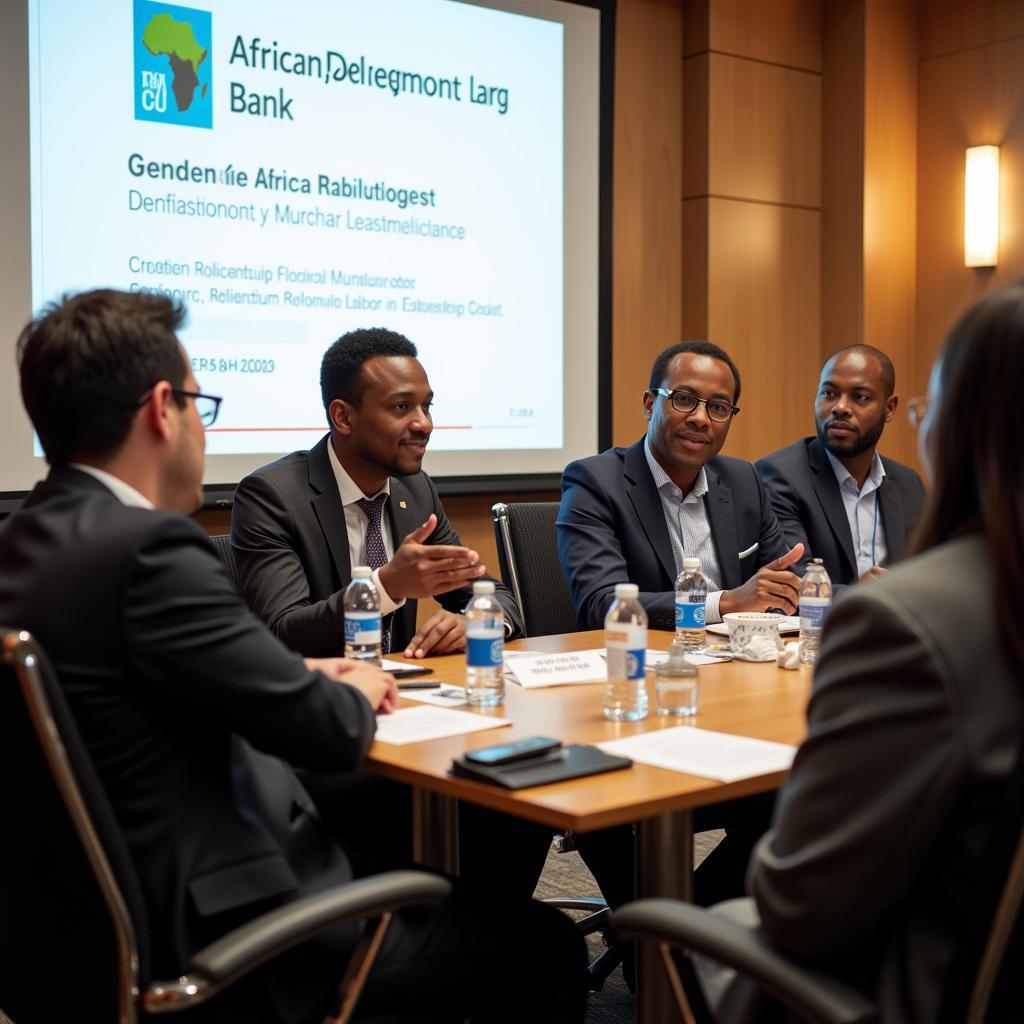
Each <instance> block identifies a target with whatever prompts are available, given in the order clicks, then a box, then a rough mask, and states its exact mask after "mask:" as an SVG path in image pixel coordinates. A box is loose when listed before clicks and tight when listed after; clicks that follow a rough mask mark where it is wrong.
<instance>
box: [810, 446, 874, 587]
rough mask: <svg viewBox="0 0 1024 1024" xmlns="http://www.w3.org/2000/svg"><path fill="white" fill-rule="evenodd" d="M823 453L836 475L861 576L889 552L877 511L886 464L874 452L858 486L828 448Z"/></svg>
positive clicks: (858, 573) (858, 571) (858, 572)
mask: <svg viewBox="0 0 1024 1024" xmlns="http://www.w3.org/2000/svg"><path fill="white" fill-rule="evenodd" d="M825 454H826V455H827V456H828V461H829V462H830V463H831V464H832V472H833V473H835V475H836V483H838V484H839V494H840V495H841V496H842V499H843V507H844V508H845V509H846V519H847V521H848V522H849V524H850V536H851V537H852V538H853V553H854V554H855V555H856V557H857V575H858V576H863V575H864V573H866V572H867V571H868V569H870V568H871V567H872V566H873V565H881V564H882V563H883V562H884V561H885V559H886V555H887V554H888V552H889V549H888V548H887V547H886V546H885V528H884V527H883V525H882V517H881V515H880V514H879V510H878V488H879V487H881V486H882V481H883V480H884V479H885V466H883V465H882V460H881V459H880V458H879V457H878V452H875V453H874V456H873V457H872V459H871V471H870V472H869V473H868V477H867V479H866V480H865V481H864V486H863V487H861V488H858V487H857V481H856V480H854V478H853V476H852V475H851V473H850V472H849V470H847V468H846V467H845V466H844V465H843V464H842V463H841V462H840V461H839V460H838V459H837V458H836V457H835V456H834V455H833V454H832V453H831V452H830V451H828V450H826V451H825Z"/></svg>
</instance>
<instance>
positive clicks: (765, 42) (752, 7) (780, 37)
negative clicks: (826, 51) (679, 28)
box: [685, 0, 821, 71]
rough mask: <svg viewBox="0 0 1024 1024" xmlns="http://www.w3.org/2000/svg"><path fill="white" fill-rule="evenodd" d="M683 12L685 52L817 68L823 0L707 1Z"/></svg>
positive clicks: (818, 68) (819, 58)
mask: <svg viewBox="0 0 1024 1024" xmlns="http://www.w3.org/2000/svg"><path fill="white" fill-rule="evenodd" d="M692 6H693V7H694V8H696V9H695V10H694V12H693V16H692V17H691V11H690V6H688V7H687V11H686V24H685V32H686V38H685V53H686V55H687V56H688V55H690V54H691V53H699V52H700V51H702V50H707V49H710V50H714V51H715V52H717V53H733V54H741V55H742V56H744V57H750V58H752V59H754V60H762V61H770V62H771V63H775V64H784V65H786V66H787V67H795V68H805V69H806V70H809V71H820V70H821V0H707V2H704V3H699V4H693V5H692Z"/></svg>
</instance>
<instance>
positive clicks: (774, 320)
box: [687, 199, 821, 459]
mask: <svg viewBox="0 0 1024 1024" xmlns="http://www.w3.org/2000/svg"><path fill="white" fill-rule="evenodd" d="M687 205H689V204H687ZM708 217H709V229H708V234H709V237H710V247H709V248H710V259H709V272H708V278H709V285H708V310H709V312H708V321H709V323H708V327H709V331H708V333H709V335H710V337H711V340H712V341H714V342H716V343H717V344H719V345H721V346H722V347H723V348H724V349H725V350H726V351H727V352H728V353H729V354H730V355H731V356H732V358H733V360H734V361H735V362H736V365H737V366H738V367H739V370H740V374H741V375H742V378H743V395H742V398H741V400H740V402H739V405H740V407H741V409H742V410H743V411H742V412H741V413H740V414H739V415H738V416H737V417H736V419H735V421H734V422H733V425H732V429H731V430H730V433H729V440H728V443H727V447H726V449H725V451H726V454H728V455H735V456H737V457H739V458H744V459H756V458H759V457H760V456H761V455H765V454H767V453H768V452H771V451H774V450H775V449H777V448H781V447H782V446H783V445H786V444H789V443H790V442H792V441H794V440H795V439H796V438H798V437H804V436H806V435H807V434H810V433H812V432H813V429H814V424H813V412H812V405H813V399H814V393H815V386H816V382H817V372H818V337H819V324H820V322H821V305H820V303H821V298H820V295H821V291H820V282H821V234H820V231H821V216H820V214H819V213H818V212H817V211H816V210H801V209H795V208H792V207H784V206H772V205H767V204H762V203H743V202H733V201H730V200H722V199H711V200H709V201H708Z"/></svg>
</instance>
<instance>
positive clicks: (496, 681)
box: [466, 580, 505, 708]
mask: <svg viewBox="0 0 1024 1024" xmlns="http://www.w3.org/2000/svg"><path fill="white" fill-rule="evenodd" d="M504 660H505V613H504V611H503V610H502V607H501V605H500V604H498V601H497V599H496V598H495V596H494V583H493V582H492V581H491V580H479V581H478V582H476V583H474V584H473V598H472V600H471V601H470V602H469V604H467V605H466V700H467V701H468V702H469V703H470V704H472V705H474V706H475V707H480V708H489V707H494V705H495V704H500V703H501V702H502V701H503V700H504V699H505V677H504V675H503V674H502V670H503V668H504Z"/></svg>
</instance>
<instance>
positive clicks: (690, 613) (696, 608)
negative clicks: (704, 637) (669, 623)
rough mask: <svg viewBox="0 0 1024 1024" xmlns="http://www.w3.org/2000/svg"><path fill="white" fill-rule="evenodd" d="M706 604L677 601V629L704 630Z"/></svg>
mask: <svg viewBox="0 0 1024 1024" xmlns="http://www.w3.org/2000/svg"><path fill="white" fill-rule="evenodd" d="M703 628H704V602H703V601H676V629H703Z"/></svg>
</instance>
